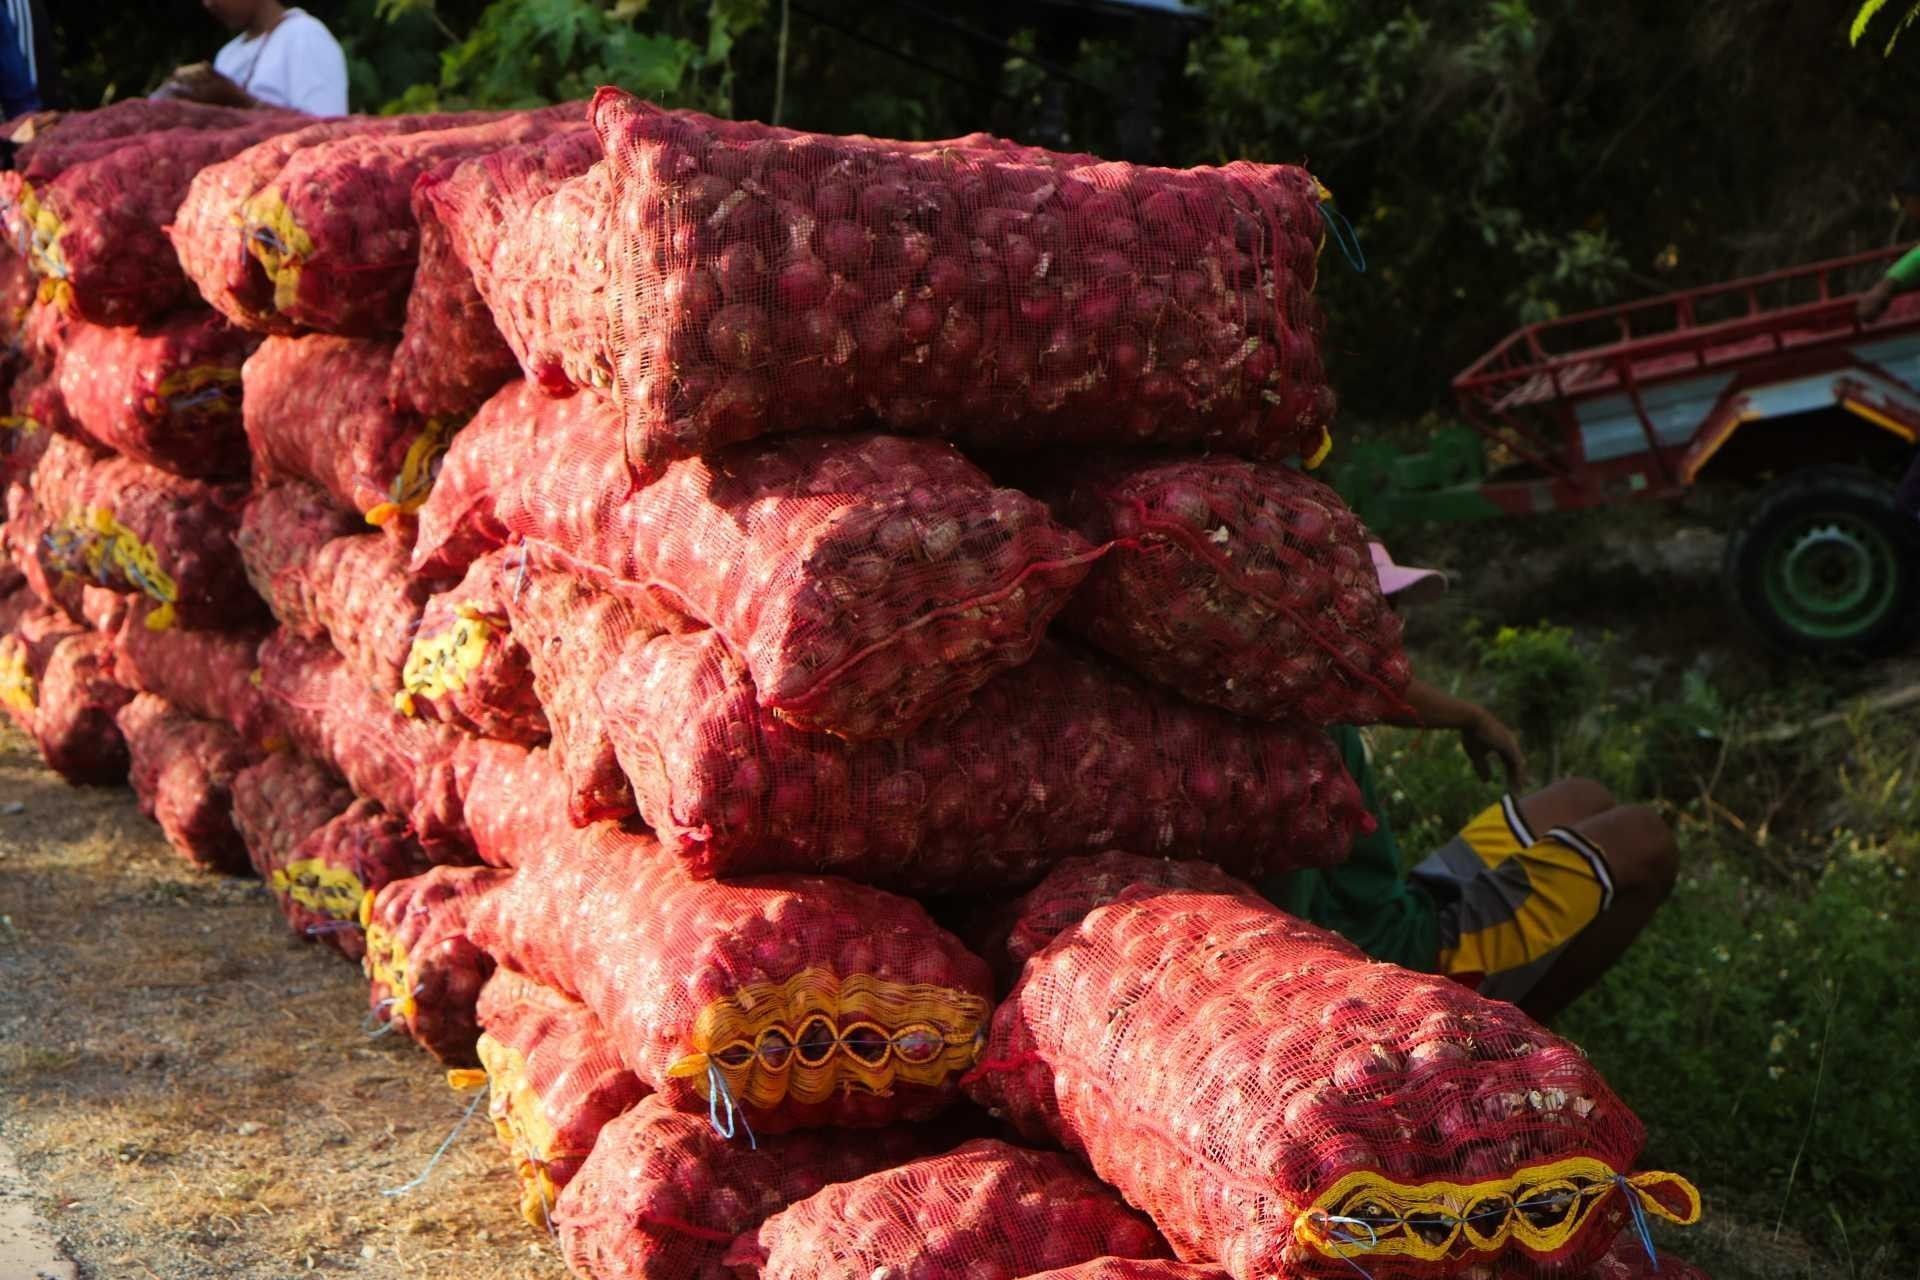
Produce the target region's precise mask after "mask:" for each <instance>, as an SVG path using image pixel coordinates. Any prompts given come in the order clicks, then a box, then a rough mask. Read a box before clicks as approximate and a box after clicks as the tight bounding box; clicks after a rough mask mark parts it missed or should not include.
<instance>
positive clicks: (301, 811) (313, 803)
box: [233, 751, 353, 880]
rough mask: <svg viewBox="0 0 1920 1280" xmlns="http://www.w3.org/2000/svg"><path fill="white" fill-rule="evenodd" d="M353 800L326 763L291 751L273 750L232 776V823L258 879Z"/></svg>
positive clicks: (284, 861)
mask: <svg viewBox="0 0 1920 1280" xmlns="http://www.w3.org/2000/svg"><path fill="white" fill-rule="evenodd" d="M352 803H353V792H352V791H349V790H348V789H347V786H346V784H345V783H343V782H341V781H340V779H339V777H338V776H337V775H335V774H334V772H333V771H332V770H331V769H328V768H327V767H326V766H325V765H323V764H321V763H320V762H319V761H317V760H311V759H309V758H307V757H306V756H303V755H300V754H298V753H297V752H293V751H276V752H274V753H272V754H271V755H269V756H267V757H266V758H265V759H264V760H261V761H260V762H259V763H258V764H253V765H249V766H247V767H246V768H245V769H242V770H241V771H240V772H239V773H237V774H235V775H234V778H233V825H234V828H235V830H237V831H239V833H240V840H241V842H242V843H243V844H244V845H245V846H246V850H247V859H248V861H249V862H250V863H251V864H252V865H253V869H254V871H255V872H256V873H257V874H258V875H259V876H260V878H261V879H262V880H268V879H270V878H271V877H272V875H273V869H274V868H275V867H284V866H286V865H287V863H288V862H290V861H292V859H293V851H294V850H295V849H297V848H298V847H299V846H300V842H301V841H302V840H305V839H306V838H307V837H308V836H309V835H311V834H312V833H313V832H315V831H318V830H319V829H320V828H321V827H322V826H325V825H326V823H327V822H328V821H329V820H331V819H332V818H333V817H334V816H335V815H336V814H340V813H344V812H345V811H346V809H347V806H348V805H351V804H352Z"/></svg>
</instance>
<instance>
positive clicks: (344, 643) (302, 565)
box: [242, 524, 433, 696]
mask: <svg viewBox="0 0 1920 1280" xmlns="http://www.w3.org/2000/svg"><path fill="white" fill-rule="evenodd" d="M307 527H308V528H309V529H311V528H312V527H313V526H311V525H309V526H307ZM242 528H243V529H245V528H246V526H245V525H244V524H243V525H242ZM249 545H253V544H250V543H249V542H245V541H243V543H242V549H243V551H244V550H245V549H246V547H247V546H249ZM298 550H299V552H300V554H297V555H296V556H295V557H294V558H293V560H292V561H291V562H290V563H287V564H285V565H282V566H279V567H278V572H276V573H274V574H273V575H272V578H271V582H272V586H273V589H274V594H272V595H267V596H266V597H265V599H266V601H267V605H268V607H269V608H271V609H273V611H274V615H275V617H277V618H278V619H279V620H280V622H281V624H282V625H283V626H287V627H290V628H293V629H294V630H297V631H301V632H302V634H305V635H307V636H308V637H309V638H318V637H319V636H321V635H324V636H326V637H327V638H328V639H330V640H331V641H332V642H333V647H334V648H335V649H336V650H338V651H339V653H340V655H341V656H342V657H344V658H345V659H346V660H347V662H348V664H349V665H350V666H352V667H353V669H354V670H355V672H357V673H358V674H359V676H360V678H361V679H363V680H365V681H367V683H368V684H370V685H372V686H373V687H374V688H375V689H377V690H379V691H380V692H382V693H385V694H387V695H389V696H392V695H393V694H396V693H398V692H399V691H400V688H401V683H402V680H401V673H402V672H403V671H404V670H405V668H406V665H407V656H408V653H409V651H410V650H411V649H412V647H413V642H414V636H415V633H416V632H417V631H418V629H419V627H420V614H421V610H423V609H424V608H425V607H426V603H427V599H428V596H429V594H430V593H431V591H432V588H433V584H432V583H429V582H423V581H421V580H420V579H418V578H414V577H410V576H409V575H408V574H407V555H406V552H405V551H404V550H403V549H402V548H401V547H400V545H399V544H398V543H397V542H395V541H394V540H393V539H392V538H390V537H388V536H387V535H385V534H383V533H378V532H375V533H351V534H347V535H345V536H343V537H337V538H330V539H328V540H327V541H325V542H323V543H321V544H320V545H319V546H318V547H311V548H304V547H303V548H298ZM248 567H249V577H255V576H256V575H255V574H254V573H253V572H252V570H253V565H252V563H251V562H250V563H249V566H248Z"/></svg>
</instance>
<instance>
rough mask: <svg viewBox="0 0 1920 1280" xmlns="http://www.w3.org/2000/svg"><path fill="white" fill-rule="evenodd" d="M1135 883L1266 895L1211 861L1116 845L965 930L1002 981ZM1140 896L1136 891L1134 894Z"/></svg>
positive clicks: (1060, 870)
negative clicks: (1128, 850) (1144, 854)
mask: <svg viewBox="0 0 1920 1280" xmlns="http://www.w3.org/2000/svg"><path fill="white" fill-rule="evenodd" d="M1136 885H1142V886H1147V887H1150V888H1155V889H1163V890H1168V891H1171V892H1176V893H1224V894H1237V895H1239V896H1242V897H1246V898H1250V899H1252V900H1254V901H1256V902H1259V901H1264V899H1262V898H1261V897H1260V894H1259V891H1258V890H1256V889H1255V888H1254V887H1253V886H1252V885H1250V884H1247V883H1246V882H1245V881H1243V880H1237V879H1235V878H1234V877H1232V876H1230V875H1228V874H1227V873H1226V872H1224V871H1222V870H1221V869H1220V868H1218V867H1216V866H1214V865H1213V864H1212V863H1211V862H1199V861H1195V860H1192V859H1175V858H1143V857H1141V856H1140V855H1139V854H1136V853H1123V852H1121V851H1119V850H1117V849H1111V850H1108V851H1107V852H1106V853H1099V854H1093V855H1090V856H1088V857H1084V858H1068V859H1067V860H1066V861H1064V862H1062V863H1061V864H1060V865H1059V866H1057V867H1055V868H1054V869H1053V870H1051V871H1049V872H1047V875H1046V878H1045V879H1044V880H1042V881H1041V882H1040V883H1039V884H1037V885H1035V886H1033V888H1031V889H1029V890H1027V891H1026V892H1025V893H1024V894H1022V895H1020V897H1018V898H1016V899H1014V900H1013V901H1012V902H1010V903H998V904H995V906H994V907H993V908H991V909H990V911H989V912H988V913H987V914H986V916H985V918H984V919H983V920H982V921H981V922H980V925H979V927H978V928H977V929H974V930H970V931H968V932H966V933H965V935H964V936H965V937H966V939H967V941H968V943H969V944H970V945H972V946H973V949H974V950H976V951H978V952H979V953H980V954H981V955H982V956H983V957H985V958H986V961H987V963H988V964H991V965H992V966H993V969H994V972H995V973H996V974H998V975H999V976H1000V977H1001V979H1002V980H1003V982H1005V981H1008V980H1010V979H1013V978H1017V977H1018V976H1019V974H1020V971H1021V970H1022V969H1023V968H1025V967H1026V964H1027V961H1029V960H1031V959H1032V958H1033V957H1034V956H1036V955H1038V954H1039V953H1040V952H1041V951H1043V950H1045V949H1046V945H1047V944H1048V943H1049V942H1052V941H1053V940H1054V938H1055V937H1057V936H1058V935H1059V934H1060V933H1062V932H1063V931H1065V930H1067V929H1071V928H1072V927H1073V926H1074V925H1076V924H1079V923H1080V921H1081V920H1083V919H1085V918H1086V915H1087V913H1088V912H1090V911H1092V910H1093V909H1094V908H1095V907H1100V906H1105V905H1106V904H1107V903H1109V902H1112V901H1113V900H1114V899H1115V898H1117V897H1119V896H1120V895H1121V894H1122V893H1124V892H1126V891H1127V890H1129V889H1132V888H1134V887H1135V886H1136ZM1136 896H1137V895H1136Z"/></svg>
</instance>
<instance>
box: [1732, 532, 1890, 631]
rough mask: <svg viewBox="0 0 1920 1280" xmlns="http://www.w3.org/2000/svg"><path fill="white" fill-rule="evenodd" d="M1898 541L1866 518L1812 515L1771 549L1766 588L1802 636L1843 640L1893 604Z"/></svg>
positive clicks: (1866, 627)
mask: <svg viewBox="0 0 1920 1280" xmlns="http://www.w3.org/2000/svg"><path fill="white" fill-rule="evenodd" d="M1896 554H1897V553H1896V552H1895V550H1894V547H1893V544H1892V543H1891V542H1889V541H1888V540H1887V537H1886V535H1885V534H1884V533H1883V532H1882V531H1881V530H1880V529H1877V528H1875V527H1874V526H1873V525H1872V524H1870V523H1868V522H1867V521H1865V520H1861V519H1857V518H1855V517H1853V516H1850V515H1845V514H1841V513H1825V514H1820V515H1811V516H1808V517H1806V518H1805V519H1803V520H1800V521H1798V522H1796V523H1795V524H1793V525H1791V526H1789V527H1788V528H1786V529H1783V530H1781V531H1780V533H1779V535H1778V536H1777V537H1776V538H1775V539H1774V541H1773V544H1772V545H1771V546H1770V547H1768V548H1767V559H1766V577H1765V585H1766V593H1767V600H1768V603H1769V604H1771V605H1772V606H1773V609H1774V612H1775V613H1777V614H1778V615H1779V617H1780V619H1781V620H1782V621H1783V622H1785V623H1786V624H1787V625H1789V626H1791V627H1792V628H1793V629H1794V630H1796V631H1798V632H1800V633H1801V634H1803V635H1806V636H1810V637H1815V638H1818V639H1822V640H1843V639H1845V638H1847V637H1848V636H1853V635H1860V634H1864V633H1865V632H1867V631H1869V630H1871V629H1872V628H1873V627H1874V626H1876V625H1877V624H1878V623H1880V622H1881V621H1882V620H1883V619H1884V618H1885V617H1886V615H1887V611H1888V610H1889V609H1891V608H1892V607H1893V604H1894V600H1895V597H1896V595H1897V594H1898V577H1899V569H1898V563H1897V561H1896V559H1895V556H1896Z"/></svg>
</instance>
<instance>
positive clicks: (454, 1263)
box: [0, 729, 566, 1280]
mask: <svg viewBox="0 0 1920 1280" xmlns="http://www.w3.org/2000/svg"><path fill="white" fill-rule="evenodd" d="M16 805H17V806H21V807H20V808H19V809H18V810H16V809H15V806H16ZM366 1008H367V996H366V984H365V982H364V981H363V980H362V978H361V976H360V973H359V970H358V968H357V967H356V966H354V965H353V964H350V963H348V962H347V961H346V960H344V959H342V958H341V957H340V956H339V955H337V954H336V953H334V952H332V951H329V950H326V949H324V948H322V947H319V946H315V945H311V944H308V943H303V942H301V941H299V940H297V939H295V938H294V937H293V936H292V935H291V934H289V933H288V932H287V930H286V928H285V926H284V925H283V924H282V922H281V920H280V917H279V915H278V913H277V912H275V911H274V909H273V905H272V902H271V900H270V899H269V897H268V896H267V893H266V890H265V889H264V888H263V887H261V886H260V885H259V884H258V883H257V882H253V881H243V880H231V879H226V878H222V877H219V876H211V875H207V874H204V873H201V872H197V871H195V870H193V869H192V868H191V867H189V866H187V865H186V864H185V863H184V862H182V861H181V860H180V859H178V858H177V857H176V856H175V855H174V854H173V853H172V852H171V851H170V850H169V849H168V848H167V846H166V843H165V842H164V841H163V840H162V839H161V838H160V835H159V831H158V829H157V828H156V827H155V826H154V825H153V824H152V823H150V822H148V821H147V820H146V819H144V818H142V817H141V816H140V813H139V811H138V810H137V809H136V808H135V807H134V802H133V796H132V793H131V792H129V791H127V790H126V789H124V788H111V789H101V790H92V789H88V790H75V789H73V788H69V787H67V786H66V785H64V784H63V783H62V782H60V780H59V779H58V778H56V777H54V776H53V775H51V774H50V773H48V772H47V771H46V770H45V769H44V768H42V767H41V765H40V763H39V761H38V759H37V757H36V756H35V755H34V753H33V752H32V750H31V748H30V747H29V746H28V744H27V743H26V742H25V740H24V739H22V738H21V737H20V736H19V735H18V734H16V733H14V732H13V731H12V730H11V729H4V730H0V1146H4V1147H8V1148H11V1149H12V1151H13V1153H14V1155H15V1157H16V1158H17V1160H18V1162H19V1165H20V1168H21V1170H22V1172H23V1173H24V1175H25V1178H24V1181H25V1183H26V1187H25V1190H26V1191H27V1193H28V1195H29V1197H30V1198H31V1200H32V1201H34V1202H35V1204H36V1207H37V1208H38V1209H39V1211H40V1213H41V1215H42V1216H43V1217H44V1218H45V1220H46V1222H47V1223H48V1224H49V1225H50V1226H51V1228H52V1230H53V1232H54V1234H55V1235H57V1236H58V1237H59V1239H60V1242H61V1244H62V1246H63V1247H64V1249H65V1250H66V1252H67V1253H68V1254H69V1255H70V1256H71V1257H72V1259H73V1261H74V1262H75V1263H77V1264H78V1268H79V1272H80V1275H81V1276H82V1277H83V1278H85V1280H123V1278H125V1280H142V1278H151V1280H286V1277H288V1276H291V1275H299V1274H306V1273H307V1272H313V1273H316V1274H343V1275H344V1274H350V1275H354V1276H360V1277H366V1278H367V1280H375V1278H385V1277H396V1278H397V1277H433V1278H434V1280H453V1277H456V1276H457V1277H459V1280H558V1278H559V1277H563V1276H565V1275H566V1270H565V1268H564V1267H563V1266H562V1265H561V1264H560V1261H559V1259H558V1255H557V1253H556V1252H555V1250H554V1249H553V1248H552V1247H551V1245H550V1244H549V1243H548V1241H547V1240H546V1239H545V1238H544V1236H543V1235H542V1234H541V1233H539V1232H537V1231H535V1230H534V1229H532V1228H531V1227H529V1226H528V1225H527V1224H526V1223H525V1222H523V1221H522V1220H521V1219H520V1218H519V1216H518V1214H517V1213H516V1211H515V1204H516V1198H517V1197H516V1195H515V1189H514V1184H513V1177H512V1174H511V1173H510V1171H509V1170H508V1168H507V1166H506V1163H505V1158H504V1156H503V1154H502V1152H501V1151H500V1149H499V1148H498V1147H497V1146H496V1145H495V1144H494V1140H493V1137H492V1134H491V1131H490V1127H489V1126H488V1125H487V1124H486V1123H485V1117H484V1115H480V1116H476V1117H475V1118H474V1119H473V1120H471V1121H469V1122H468V1123H467V1124H466V1125H465V1127H464V1129H462V1131H461V1132H460V1135H459V1136H458V1137H457V1138H456V1139H454V1141H453V1143H452V1144H451V1146H450V1147H449V1148H448V1151H447V1154H446V1156H445V1157H444V1158H443V1159H442V1160H441V1161H440V1163H439V1165H438V1166H437V1167H436V1168H435V1169H434V1171H433V1174H432V1176H431V1178H429V1179H428V1181H427V1182H426V1184H425V1185H424V1186H422V1187H420V1188H418V1189H416V1190H413V1191H411V1192H409V1193H407V1194H405V1195H401V1196H388V1195H385V1194H383V1192H384V1191H385V1190H387V1189H389V1188H395V1187H399V1186H401V1185H402V1184H404V1183H407V1182H408V1181H409V1180H411V1179H413V1178H415V1177H416V1176H417V1175H419V1174H420V1173H421V1171H422V1170H423V1169H425V1168H426V1166H427V1163H428V1161H429V1160H430V1159H431V1158H432V1156H433V1153H434V1150H435V1148H437V1147H438V1146H439V1145H440V1144H441V1142H442V1141H443V1140H444V1139H445V1138H446V1137H447V1135H448V1134H449V1133H450V1132H452V1130H453V1129H454V1126H455V1125H456V1124H458V1123H459V1121H460V1118H461V1114H462V1112H463V1111H464V1110H465V1109H466V1106H467V1103H468V1101H469V1100H470V1097H471V1095H462V1094H455V1093H454V1092H452V1091H451V1090H450V1089H449V1088H448V1087H447V1085H446V1078H445V1074H444V1072H443V1071H442V1070H441V1069H440V1068H439V1067H438V1065H437V1064H436V1063H434V1062H433V1060H432V1059H430V1058H429V1057H428V1056H427V1055H426V1054H424V1053H422V1052H421V1051H420V1050H419V1049H417V1048H416V1047H415V1046H414V1045H413V1044H412V1043H411V1042H409V1041H405V1040H402V1039H401V1038H399V1037H397V1036H386V1037H381V1038H377V1039H374V1038H369V1037H368V1035H367V1033H366V1031H365V1029H364V1028H363V1019H364V1017H365V1014H366ZM0 1190H4V1189H0ZM9 1280H11V1278H9Z"/></svg>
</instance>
